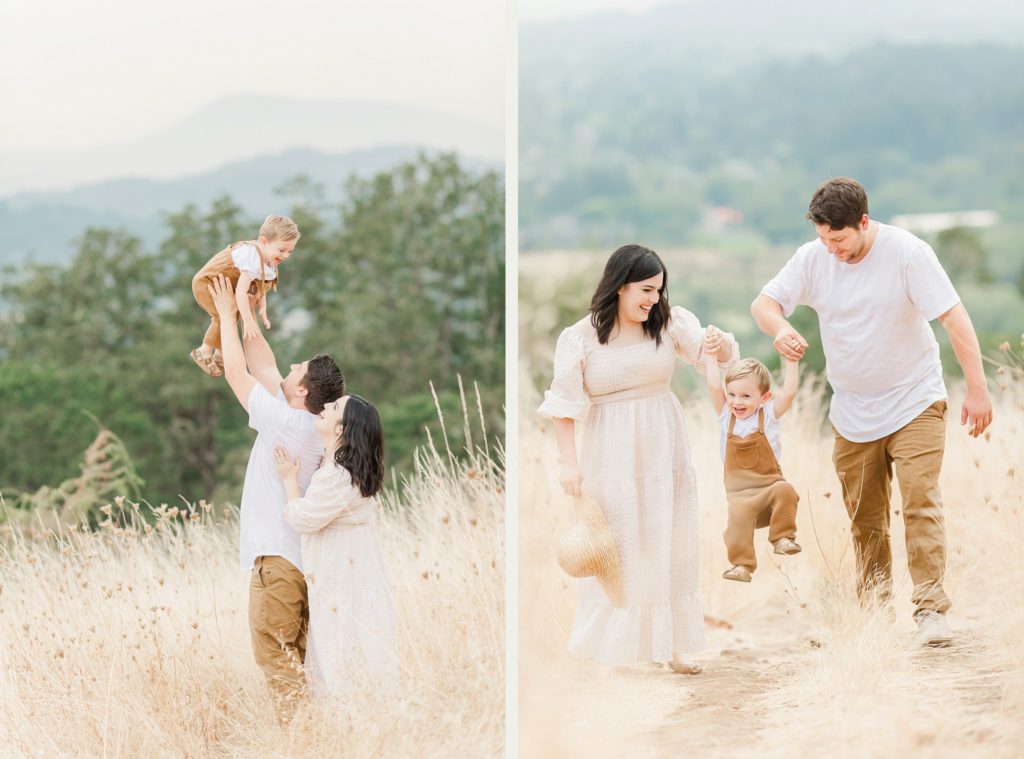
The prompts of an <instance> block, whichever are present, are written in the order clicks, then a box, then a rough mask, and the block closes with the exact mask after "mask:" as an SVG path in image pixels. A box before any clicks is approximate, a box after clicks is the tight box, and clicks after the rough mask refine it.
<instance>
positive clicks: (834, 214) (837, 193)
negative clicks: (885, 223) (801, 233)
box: [807, 177, 868, 230]
mask: <svg viewBox="0 0 1024 759" xmlns="http://www.w3.org/2000/svg"><path fill="white" fill-rule="evenodd" d="M867 212H868V194H867V191H865V189H864V186H863V185H862V184H861V183H860V182H858V181H857V180H856V179H850V178H849V177H834V178H833V179H829V180H826V181H825V182H823V183H822V184H821V185H820V186H819V187H818V189H817V190H815V191H814V195H812V196H811V202H810V205H809V206H808V208H807V218H808V219H810V220H811V222H812V223H813V224H818V225H828V227H829V228H830V229H835V230H839V229H845V228H846V227H859V226H860V220H861V219H863V218H864V214H866V213H867Z"/></svg>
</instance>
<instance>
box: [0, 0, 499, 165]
mask: <svg viewBox="0 0 1024 759" xmlns="http://www.w3.org/2000/svg"><path fill="white" fill-rule="evenodd" d="M5 10H6V11H7V12H6V13H5V16H6V19H9V20H14V22H15V23H7V24H4V25H2V26H0V69H2V72H3V73H2V74H0V91H2V92H3V98H4V106H5V112H6V113H7V114H8V115H9V117H8V118H7V119H4V120H3V122H2V123H0V152H5V153H12V152H43V151H69V150H84V149H89V148H93V147H100V146H105V145H111V144H117V143H120V142H125V141H131V140H134V139H138V138H141V137H144V136H146V135H148V134H151V133H153V132H157V131H159V130H160V129H163V128H166V127H169V126H172V125H173V124H175V123H177V122H180V121H182V120H184V119H186V118H188V117H189V116H190V115H192V114H194V113H196V112H197V111H200V110H202V109H203V108H205V107H207V106H209V105H210V104H212V103H215V102H217V101H218V100H221V99H223V98H227V97H232V96H236V95H239V94H245V93H252V94H258V95H261V96H280V97H293V98H300V99H304V100H350V101H351V100H359V101H375V102H387V103H397V104H407V105H413V106H422V107H427V108H431V109H434V110H437V111H441V112H446V113H450V114H453V115H456V116H462V117H468V118H470V119H474V120H476V121H479V122H481V123H482V124H485V125H488V126H490V127H492V128H493V127H497V128H499V129H501V128H504V81H505V42H506V38H507V33H506V29H505V23H506V15H505V3H504V2H503V1H502V0H487V2H481V1H480V0H442V1H441V2H439V3H435V4H430V5H429V6H420V5H418V4H410V3H407V2H399V1H398V0H383V1H382V2H378V3H376V4H374V5H373V6H372V7H369V6H366V5H364V4H357V3H354V2H342V3H336V2H331V1H330V0H310V1H309V2H307V3H305V4H303V5H302V6H301V12H300V11H297V10H295V9H294V8H293V7H292V8H290V7H289V6H286V5H285V4H284V3H281V2H276V1H273V0H262V1H259V0H257V1H256V2H253V3H249V4H247V5H246V6H245V12H244V14H241V13H239V6H237V5H235V4H233V3H229V2H225V0H213V2H200V0H182V2H180V3H178V4H176V5H175V6H174V7H173V8H169V7H158V6H148V5H147V6H139V5H138V4H136V3H131V2H128V0H110V2H106V3H104V4H103V5H102V6H100V7H96V6H93V5H88V6H83V5H80V4H76V3H70V2H67V1H66V0H43V2H35V1H33V0H11V1H10V2H9V3H8V4H7V6H6V8H5ZM282 28H287V29H294V31H293V32H292V33H282V32H280V31H277V32H274V33H267V32H266V31H264V30H280V29H282ZM256 117H257V118H258V114H257V115H256Z"/></svg>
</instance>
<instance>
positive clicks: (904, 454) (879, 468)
mask: <svg viewBox="0 0 1024 759" xmlns="http://www.w3.org/2000/svg"><path fill="white" fill-rule="evenodd" d="M945 443H946V402H945V401H936V402H935V403H933V404H932V405H931V406H929V407H928V408H926V409H925V410H924V411H923V412H921V414H920V415H919V416H917V417H916V418H914V419H913V420H911V421H910V422H909V423H908V424H907V425H906V426H904V427H902V428H900V429H898V430H896V431H895V432H893V433H892V434H890V435H886V436H885V437H883V438H881V439H879V440H873V441H871V442H869V443H853V442H850V441H849V440H846V439H845V438H843V436H842V435H840V434H839V433H838V432H836V433H835V448H834V450H833V454H832V460H833V463H834V464H835V467H836V474H837V475H838V476H839V482H840V484H841V485H842V488H843V500H844V502H845V504H846V510H847V513H848V514H849V515H850V531H851V533H852V535H853V543H854V548H855V549H856V556H857V569H858V575H859V576H858V582H857V593H858V595H859V596H860V597H861V598H862V599H864V598H866V597H867V596H868V594H870V593H877V594H878V597H879V598H880V599H881V600H887V599H888V598H889V596H890V595H891V593H892V552H891V549H890V546H889V519H890V512H889V497H890V494H891V491H892V475H893V469H894V468H895V470H896V479H897V480H898V482H899V486H900V493H901V495H902V497H903V521H904V525H905V528H906V541H907V563H908V565H909V568H910V578H911V581H912V582H913V584H914V587H913V592H912V594H911V600H912V601H913V603H914V605H915V606H916V607H917V608H918V609H931V610H934V611H939V612H945V611H946V610H947V609H948V608H949V607H950V600H949V598H948V597H947V596H946V593H945V591H944V590H943V589H942V579H943V574H944V573H945V569H946V533H945V520H944V518H943V514H942V496H941V494H940V493H939V470H940V469H941V468H942V454H943V451H944V449H945Z"/></svg>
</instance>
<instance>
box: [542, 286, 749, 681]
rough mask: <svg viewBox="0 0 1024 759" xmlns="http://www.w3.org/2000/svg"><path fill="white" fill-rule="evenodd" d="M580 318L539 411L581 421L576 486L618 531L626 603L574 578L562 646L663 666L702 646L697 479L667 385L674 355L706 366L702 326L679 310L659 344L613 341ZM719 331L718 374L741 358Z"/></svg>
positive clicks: (561, 342)
mask: <svg viewBox="0 0 1024 759" xmlns="http://www.w3.org/2000/svg"><path fill="white" fill-rule="evenodd" d="M588 321H589V317H587V319H584V320H583V321H582V322H580V323H578V324H576V325H573V326H572V327H569V328H567V329H566V330H564V331H563V332H562V334H561V336H560V337H559V338H558V343H557V346H556V348H555V373H554V379H553V380H552V383H551V389H550V390H548V391H547V393H545V395H544V402H543V403H542V404H541V406H540V408H539V409H538V413H540V414H541V415H542V416H545V417H547V418H550V419H557V418H569V419H574V420H576V422H577V423H578V426H579V427H582V431H581V435H580V447H579V464H580V469H581V470H582V472H583V489H584V490H585V491H586V492H587V493H589V494H590V495H591V496H593V497H594V499H595V500H596V501H597V503H598V504H599V505H600V507H601V510H602V511H603V512H604V514H605V517H606V518H607V520H608V524H609V527H610V528H611V530H612V533H613V535H614V537H615V542H616V545H617V546H618V549H619V555H620V557H621V561H622V569H623V575H624V576H623V584H624V587H625V595H626V605H625V607H624V608H616V607H615V606H613V605H612V604H611V602H610V601H609V600H608V597H607V596H606V595H605V593H604V591H603V590H602V589H601V586H600V585H599V584H598V582H597V581H596V580H595V579H594V578H585V579H582V580H579V581H578V585H577V589H578V602H577V605H576V614H575V618H574V621H573V629H572V634H571V636H570V639H569V651H570V653H572V654H573V655H576V656H580V657H591V658H594V659H598V660H600V661H603V662H606V663H608V664H613V665H625V664H633V663H637V662H645V661H657V662H666V661H670V660H671V659H672V658H673V654H682V653H686V652H693V651H698V650H700V649H701V648H703V647H704V620H703V614H702V613H701V607H700V596H699V592H698V582H699V579H700V556H699V549H700V537H699V534H698V512H697V487H696V478H695V475H694V470H693V465H692V461H691V455H690V444H689V441H688V440H687V436H686V421H685V420H684V418H683V409H682V406H681V405H680V403H679V400H678V399H677V398H676V397H675V395H674V394H673V393H672V392H671V390H670V387H669V383H670V382H671V379H672V374H673V372H674V371H675V365H676V361H677V359H682V360H683V361H685V362H687V363H689V364H694V365H696V366H697V368H698V369H699V370H700V371H703V366H704V355H703V340H704V329H703V327H701V325H700V323H699V322H698V321H697V318H696V317H695V316H694V315H693V314H691V313H690V312H689V311H687V310H686V309H683V308H680V307H678V306H677V307H675V308H673V309H672V312H671V320H670V322H669V325H668V327H667V328H666V330H665V332H664V333H663V335H662V338H663V339H662V343H661V346H660V347H658V346H657V345H656V344H655V342H654V341H653V340H645V341H643V342H641V343H638V344H635V345H628V346H622V347H618V346H607V345H600V344H599V343H598V342H597V339H596V338H594V337H586V336H585V333H584V332H583V331H581V327H584V325H586V324H587V323H588ZM727 337H728V339H729V340H730V342H731V343H732V352H731V355H730V357H729V358H728V360H725V361H721V362H720V365H721V366H722V367H723V369H724V368H725V367H728V366H729V365H731V364H732V363H733V362H734V361H735V360H736V359H737V358H738V356H739V349H738V347H737V346H736V343H735V341H734V340H733V339H732V336H731V335H729V336H727Z"/></svg>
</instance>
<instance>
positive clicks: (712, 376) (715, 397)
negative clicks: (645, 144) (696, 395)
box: [704, 327, 725, 415]
mask: <svg viewBox="0 0 1024 759" xmlns="http://www.w3.org/2000/svg"><path fill="white" fill-rule="evenodd" d="M713 329H714V327H708V328H707V331H706V332H705V333H704V353H705V354H706V355H707V356H709V357H710V358H711V360H710V361H705V362H704V378H705V379H706V380H707V383H708V394H709V395H710V396H711V407H712V408H714V410H715V414H716V415H717V414H721V413H722V408H723V407H724V406H725V391H724V390H722V373H721V372H720V371H719V369H718V355H717V352H714V353H713V352H711V351H710V350H709V349H708V343H709V342H710V339H711V338H712V337H713V336H714V335H713V333H712V332H711V330H713Z"/></svg>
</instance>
